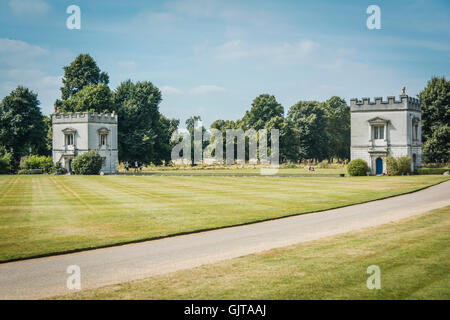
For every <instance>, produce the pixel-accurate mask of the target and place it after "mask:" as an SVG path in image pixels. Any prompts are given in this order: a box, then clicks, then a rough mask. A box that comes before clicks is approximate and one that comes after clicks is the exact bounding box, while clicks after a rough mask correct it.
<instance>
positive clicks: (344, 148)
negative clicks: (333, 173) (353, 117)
mask: <svg viewBox="0 0 450 320" xmlns="http://www.w3.org/2000/svg"><path fill="white" fill-rule="evenodd" d="M323 106H324V110H325V118H326V129H325V130H326V134H327V139H328V147H327V150H328V157H329V158H330V159H331V158H337V159H341V160H343V159H349V158H350V107H349V106H348V105H347V103H346V102H345V100H344V99H342V98H340V97H336V96H334V97H331V98H330V99H328V100H327V101H326V102H324V103H323Z"/></svg>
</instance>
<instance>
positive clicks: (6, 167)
mask: <svg viewBox="0 0 450 320" xmlns="http://www.w3.org/2000/svg"><path fill="white" fill-rule="evenodd" d="M0 154H1V153H0ZM10 172H11V154H9V153H5V154H3V155H1V156H0V174H6V173H10Z"/></svg>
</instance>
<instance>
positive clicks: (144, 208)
mask: <svg viewBox="0 0 450 320" xmlns="http://www.w3.org/2000/svg"><path fill="white" fill-rule="evenodd" d="M445 179H447V177H446V176H404V177H354V178H350V177H345V178H340V177H311V178H309V177H295V178H292V177H291V178H289V177H262V176H261V177H189V176H181V177H176V176H172V177H171V176H165V177H164V176H53V175H31V176H27V175H5V176H0V261H6V260H11V259H17V258H24V257H30V256H36V255H42V254H50V253H55V252H64V251H67V250H75V249H84V248H93V247H98V246H105V245H112V244H119V243H123V242H129V241H134V240H139V239H148V238H153V237H159V236H167V235H172V234H177V233H181V232H189V231H195V230H200V229H206V228H215V227H221V226H229V225H233V224H240V223H246V222H253V221H258V220H263V219H268V218H275V217H281V216H286V215H290V214H297V213H304V212H310V211H317V210H323V209H329V208H333V207H338V206H343V205H349V204H354V203H358V202H363V201H368V200H373V199H377V198H382V197H386V196H391V195H396V194H400V193H404V192H408V191H412V190H416V189H419V188H422V187H425V186H428V185H430V184H435V183H437V182H440V181H443V180H445Z"/></svg>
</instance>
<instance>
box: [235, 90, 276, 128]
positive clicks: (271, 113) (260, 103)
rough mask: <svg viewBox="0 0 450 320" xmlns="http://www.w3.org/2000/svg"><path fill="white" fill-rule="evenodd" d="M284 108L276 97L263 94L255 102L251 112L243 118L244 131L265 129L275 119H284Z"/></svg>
mask: <svg viewBox="0 0 450 320" xmlns="http://www.w3.org/2000/svg"><path fill="white" fill-rule="evenodd" d="M283 114H284V108H283V106H282V105H281V104H279V103H278V102H277V100H276V99H275V96H273V95H269V94H261V95H259V96H258V97H256V98H255V99H254V100H253V103H252V107H251V109H250V111H247V112H246V113H245V115H244V117H243V118H242V123H243V126H244V127H243V129H249V128H253V129H255V130H260V129H263V128H264V127H265V125H266V123H267V122H269V120H270V119H272V118H273V117H283Z"/></svg>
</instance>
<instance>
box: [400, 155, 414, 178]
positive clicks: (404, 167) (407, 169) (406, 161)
mask: <svg viewBox="0 0 450 320" xmlns="http://www.w3.org/2000/svg"><path fill="white" fill-rule="evenodd" d="M397 164H398V170H399V171H400V174H407V173H411V157H410V156H403V157H400V158H398V159H397Z"/></svg>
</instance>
